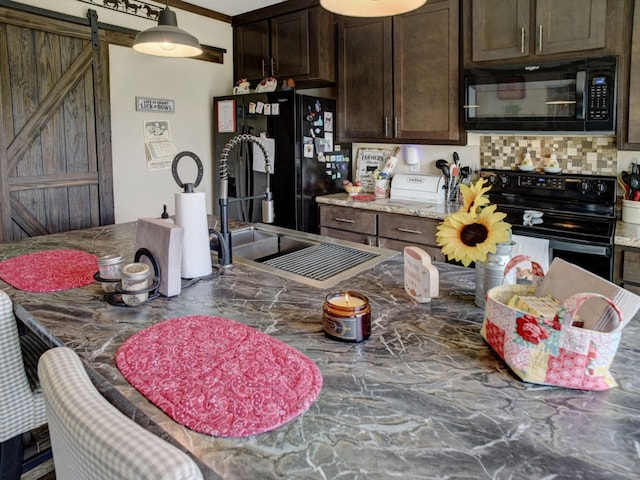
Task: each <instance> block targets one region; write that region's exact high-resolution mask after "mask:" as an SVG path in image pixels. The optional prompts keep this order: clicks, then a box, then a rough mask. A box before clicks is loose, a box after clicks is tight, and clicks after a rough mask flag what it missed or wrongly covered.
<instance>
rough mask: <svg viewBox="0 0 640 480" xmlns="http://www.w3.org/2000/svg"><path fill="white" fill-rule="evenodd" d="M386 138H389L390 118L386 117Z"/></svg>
mask: <svg viewBox="0 0 640 480" xmlns="http://www.w3.org/2000/svg"><path fill="white" fill-rule="evenodd" d="M384 136H385V137H388V136H389V117H384Z"/></svg>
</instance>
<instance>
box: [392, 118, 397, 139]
mask: <svg viewBox="0 0 640 480" xmlns="http://www.w3.org/2000/svg"><path fill="white" fill-rule="evenodd" d="M393 138H398V117H393Z"/></svg>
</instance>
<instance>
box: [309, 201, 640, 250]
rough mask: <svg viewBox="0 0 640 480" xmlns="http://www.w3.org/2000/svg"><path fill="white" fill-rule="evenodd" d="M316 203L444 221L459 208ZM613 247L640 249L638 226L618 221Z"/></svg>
mask: <svg viewBox="0 0 640 480" xmlns="http://www.w3.org/2000/svg"><path fill="white" fill-rule="evenodd" d="M316 202H317V203H321V204H325V205H337V206H340V207H351V208H360V209H363V210H373V211H376V212H387V213H397V214H401V215H411V216H414V217H424V218H433V219H436V220H442V219H444V218H445V217H446V216H447V215H448V214H449V213H451V212H455V211H457V210H458V209H459V208H460V205H459V204H457V203H450V202H443V203H421V202H411V201H406V200H392V199H390V198H385V199H375V200H372V201H358V200H353V199H352V198H350V197H349V195H348V194H346V193H332V194H330V195H322V196H319V197H316ZM614 244H615V245H621V246H627V247H637V248H640V225H637V224H633V223H625V222H623V221H620V220H619V221H618V222H617V225H616V234H615V238H614Z"/></svg>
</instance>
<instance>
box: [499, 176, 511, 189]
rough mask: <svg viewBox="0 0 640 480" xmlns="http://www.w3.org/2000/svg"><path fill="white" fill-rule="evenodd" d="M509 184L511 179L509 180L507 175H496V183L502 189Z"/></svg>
mask: <svg viewBox="0 0 640 480" xmlns="http://www.w3.org/2000/svg"><path fill="white" fill-rule="evenodd" d="M509 182H511V179H510V178H509V176H508V175H505V174H504V173H501V174H500V175H498V183H499V184H500V186H501V187H502V188H504V187H506V186H507V185H509Z"/></svg>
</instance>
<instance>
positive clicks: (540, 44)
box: [538, 24, 542, 52]
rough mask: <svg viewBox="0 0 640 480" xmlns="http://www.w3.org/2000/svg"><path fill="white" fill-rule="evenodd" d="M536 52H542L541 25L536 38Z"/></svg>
mask: <svg viewBox="0 0 640 480" xmlns="http://www.w3.org/2000/svg"><path fill="white" fill-rule="evenodd" d="M538 51H539V52H542V24H540V34H539V36H538Z"/></svg>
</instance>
